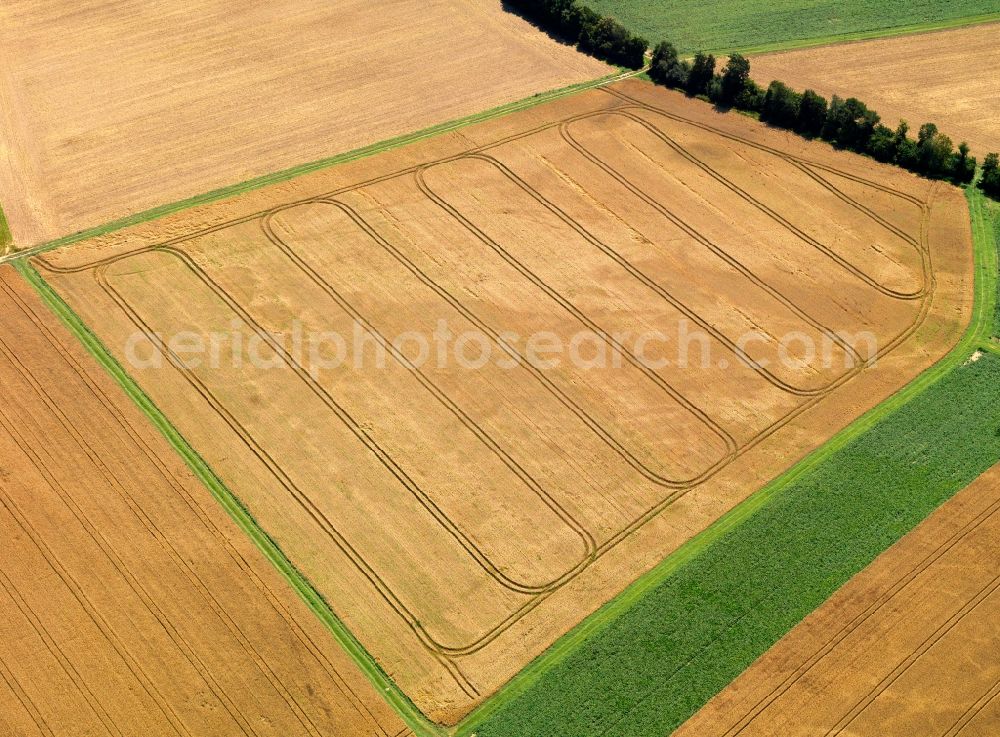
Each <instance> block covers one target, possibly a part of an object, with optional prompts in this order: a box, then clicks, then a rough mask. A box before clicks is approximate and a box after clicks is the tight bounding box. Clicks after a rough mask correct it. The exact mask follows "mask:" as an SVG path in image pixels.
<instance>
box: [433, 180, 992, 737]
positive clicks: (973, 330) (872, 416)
mask: <svg viewBox="0 0 1000 737" xmlns="http://www.w3.org/2000/svg"><path fill="white" fill-rule="evenodd" d="M965 198H966V202H967V203H968V208H969V216H970V218H971V220H972V231H973V238H972V250H973V259H974V266H973V279H974V289H973V309H972V317H971V319H970V322H969V325H968V326H967V327H966V329H965V331H964V333H963V334H962V337H961V338H960V339H959V340H958V342H957V343H956V344H955V346H954V347H952V349H951V350H950V351H949V352H948V354H947V355H945V356H944V357H943V358H942V359H940V360H939V361H938V362H937V363H935V364H934V365H933V366H931V367H929V368H927V369H925V370H924V371H923V372H922V373H921V374H920V375H919V376H917V377H916V378H915V379H913V380H912V381H911V382H910V383H909V384H907V385H906V386H905V387H903V388H902V389H901V390H899V391H898V392H896V393H895V394H893V395H892V396H891V397H889V398H887V399H886V400H885V401H883V402H881V403H880V404H878V405H877V406H876V407H874V408H872V409H871V410H869V411H868V412H866V413H865V414H863V415H862V416H861V417H859V418H858V419H856V420H855V421H854V422H852V423H851V424H849V425H848V426H847V427H845V428H844V429H842V430H841V431H840V432H838V433H837V434H835V435H834V436H833V437H832V438H830V439H829V440H828V441H827V442H826V443H824V444H823V445H822V446H820V447H819V448H817V449H816V450H814V451H812V452H811V453H810V454H808V455H807V456H805V458H803V459H802V460H800V461H798V462H797V463H796V464H795V465H794V466H792V467H791V468H790V469H788V470H787V471H785V472H784V473H782V474H781V475H779V476H778V477H776V478H775V479H774V480H772V481H771V482H770V483H768V484H767V485H765V486H764V487H763V488H761V489H760V490H758V491H757V492H755V493H754V494H752V495H751V496H749V497H747V499H746V500H744V501H743V502H741V503H740V504H739V505H737V506H736V507H734V508H733V509H731V510H730V511H729V512H727V513H726V514H724V515H723V516H722V517H720V518H719V519H718V520H716V521H715V522H714V523H713V524H712V525H711V526H710V527H708V528H707V529H705V530H703V531H702V532H700V533H699V534H697V535H695V536H694V537H693V538H691V539H690V540H688V541H687V542H686V543H684V544H683V545H682V546H681V547H679V548H678V549H677V550H675V551H674V552H673V553H671V554H670V555H668V556H667V557H666V558H664V559H663V560H662V561H661V562H660V563H659V564H657V565H656V566H655V567H654V568H652V569H651V570H649V571H648V572H647V573H645V574H643V575H642V576H640V577H639V578H638V579H636V580H635V581H634V582H633V583H632V584H631V585H630V586H629V587H628V588H626V589H625V590H624V591H623V592H622V593H620V594H619V595H618V596H616V597H615V598H613V599H611V600H610V601H608V602H607V603H606V604H604V605H603V606H602V607H601V608H600V609H598V610H597V611H595V612H594V613H593V614H591V615H590V616H589V617H587V618H586V619H585V620H583V622H581V623H580V624H578V625H577V626H576V627H574V628H573V629H572V630H570V631H569V632H568V633H567V634H565V635H563V636H562V637H561V638H560V639H559V640H557V641H556V642H555V644H553V645H552V646H551V647H549V648H548V649H547V650H546V651H545V652H544V653H542V654H541V655H539V656H538V657H537V658H536V659H535V660H533V661H532V662H531V663H529V664H528V665H527V666H526V667H525V668H523V669H522V670H521V671H520V672H519V673H518V674H517V675H516V676H514V678H513V679H511V680H510V681H508V682H507V683H506V684H505V685H504V686H503V687H502V688H501V689H500V690H499V691H497V692H496V693H495V694H494V695H493V696H492V697H490V698H489V699H487V700H486V701H485V702H484V703H483V704H482V705H481V706H480V707H478V708H477V709H475V710H474V711H473V712H471V713H470V714H469V715H468V716H467V717H466V718H465V719H464V720H462V721H461V722H459V724H458V725H457V726H456V727H455V728H454V729H453V730H452V733H453V734H455V735H458V736H460V737H466V736H468V737H474V735H475V729H476V727H478V726H479V725H480V724H482V723H483V722H485V721H487V719H489V717H491V716H492V715H493V714H495V713H496V712H497V711H498V710H499V709H500V708H501V707H503V706H505V705H506V704H508V703H510V702H511V701H513V700H514V699H516V698H517V697H518V696H519V695H520V694H522V693H524V692H525V691H527V690H528V689H529V688H530V687H531V686H532V684H534V683H535V682H536V681H537V680H538V679H539V678H540V677H541V675H542V674H543V673H545V672H547V671H548V670H550V669H551V668H552V667H553V666H554V665H556V664H557V663H559V662H561V661H563V660H565V659H566V657H568V656H569V655H570V654H571V653H572V652H573V651H575V650H576V649H577V648H578V647H579V646H580V645H581V644H582V643H583V642H584V641H586V640H587V639H589V638H590V637H591V636H593V635H594V634H596V633H598V632H600V631H602V630H604V629H605V628H607V627H608V626H609V625H610V624H611V622H612V621H613V620H615V619H617V618H618V617H619V616H620V615H622V614H624V613H625V612H626V611H627V610H629V609H631V608H632V606H633V605H634V604H635V603H636V602H637V601H639V600H640V599H642V598H643V597H644V596H645V595H646V594H647V593H648V592H649V591H650V590H652V589H653V588H655V587H656V586H658V585H659V584H660V583H661V582H662V581H664V580H666V579H667V578H668V577H669V576H670V575H671V574H673V573H674V572H675V571H677V570H678V569H679V568H681V567H682V566H683V565H685V564H686V563H687V562H689V561H690V560H692V559H693V558H695V557H697V555H698V554H699V553H701V552H702V551H703V550H705V549H706V548H708V547H709V546H710V545H712V544H713V543H714V542H715V541H716V540H718V539H719V538H721V537H722V536H723V535H725V534H726V533H727V532H729V531H730V530H732V529H734V528H736V527H738V526H739V525H740V524H741V523H742V522H743V521H745V520H746V519H748V518H749V517H751V516H752V515H753V514H755V513H756V512H757V511H758V510H759V509H761V508H762V507H763V506H764V505H765V504H767V503H768V502H769V501H770V500H771V499H773V498H774V497H775V496H776V495H778V494H780V493H781V492H782V491H783V490H784V489H785V488H786V487H788V486H789V485H790V484H791V483H792V482H794V481H796V480H797V479H799V478H800V477H802V476H803V475H805V474H807V473H809V472H810V471H812V470H813V469H814V468H816V467H817V466H819V465H820V464H822V463H823V462H824V461H826V459H827V458H829V457H830V456H831V455H833V454H834V453H835V452H837V451H838V450H840V449H842V448H844V447H845V446H846V445H848V444H849V443H851V442H852V441H853V440H854V439H855V438H856V437H858V436H860V435H861V434H863V433H865V432H867V431H868V430H870V429H872V428H873V427H874V426H876V425H877V424H879V422H880V421H881V420H882V419H883V418H884V417H885V416H886V415H888V414H890V413H892V412H894V411H895V410H897V409H899V408H900V407H902V406H903V405H904V404H908V403H909V402H910V401H911V400H914V399H916V398H917V397H919V396H920V395H921V394H923V393H924V392H925V391H926V390H927V389H928V388H930V387H931V386H932V385H934V384H936V383H937V382H938V381H939V380H940V379H941V378H942V377H944V376H945V375H946V374H948V373H950V372H951V371H952V369H954V368H956V367H957V366H959V365H961V364H962V363H963V362H964V361H965V360H967V359H968V357H969V356H970V355H971V353H972V352H973V351H975V350H976V349H977V348H978V347H979V346H980V344H981V343H982V342H983V340H984V339H985V340H987V341H988V339H989V337H990V333H991V332H992V330H991V329H992V327H993V325H992V323H993V313H994V309H995V305H996V301H997V279H998V277H997V269H998V265H997V252H996V244H995V242H994V240H993V238H991V237H989V236H990V235H991V233H990V230H991V229H990V228H989V227H988V226H987V224H986V221H985V217H986V216H985V214H984V205H983V201H984V199H985V195H984V194H983V193H982V192H980V191H979V190H978V189H977V188H976V187H975V183H973V184H970V185H969V186H968V187H967V188H966V189H965ZM990 350H991V351H992V350H993V349H992V348H990ZM994 352H997V353H1000V347H998V348H997V349H996V350H995V351H994Z"/></svg>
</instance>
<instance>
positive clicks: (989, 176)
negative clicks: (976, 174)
mask: <svg viewBox="0 0 1000 737" xmlns="http://www.w3.org/2000/svg"><path fill="white" fill-rule="evenodd" d="M979 186H980V187H982V189H983V191H984V192H985V193H986V194H988V195H989V196H990V197H993V198H995V199H998V200H1000V155H997V154H990V155H989V156H987V157H986V160H985V161H984V162H983V176H982V178H981V179H980V180H979Z"/></svg>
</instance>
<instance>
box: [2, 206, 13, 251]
mask: <svg viewBox="0 0 1000 737" xmlns="http://www.w3.org/2000/svg"><path fill="white" fill-rule="evenodd" d="M13 248H14V236H12V235H11V233H10V225H8V224H7V216H6V215H4V214H3V208H2V207H0V256H3V255H5V254H6V253H7V252H8V251H11V250H13Z"/></svg>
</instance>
